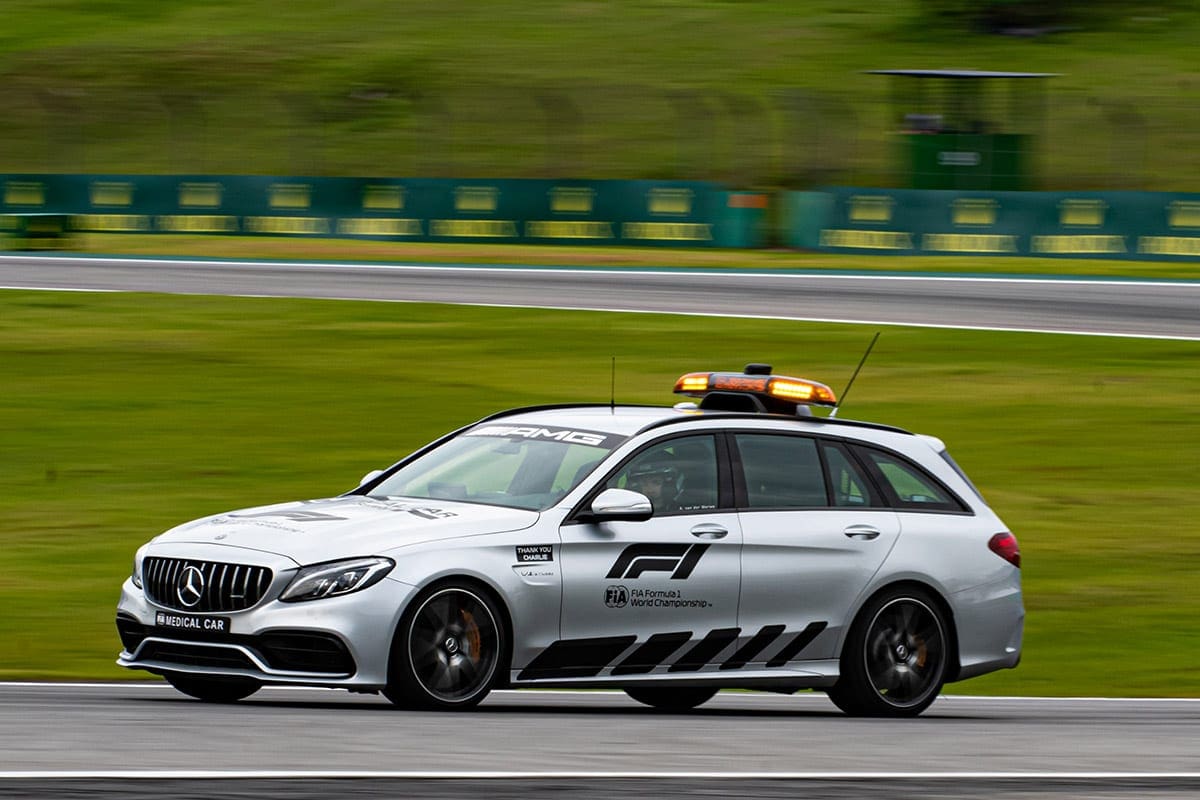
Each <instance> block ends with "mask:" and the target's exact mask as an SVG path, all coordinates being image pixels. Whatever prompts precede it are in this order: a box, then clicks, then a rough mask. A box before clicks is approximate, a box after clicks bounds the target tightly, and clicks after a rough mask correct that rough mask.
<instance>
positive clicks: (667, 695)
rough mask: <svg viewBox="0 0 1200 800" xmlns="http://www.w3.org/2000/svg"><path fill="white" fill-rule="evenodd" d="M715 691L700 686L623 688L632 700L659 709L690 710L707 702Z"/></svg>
mask: <svg viewBox="0 0 1200 800" xmlns="http://www.w3.org/2000/svg"><path fill="white" fill-rule="evenodd" d="M716 693H717V690H716V689H710V688H706V687H702V686H696V687H691V686H639V687H638V688H636V689H626V690H625V694H627V695H629V696H630V697H632V698H633V699H634V700H637V701H638V702H639V703H645V704H646V705H648V706H654V707H655V708H657V709H658V710H659V711H690V710H691V709H693V708H695V707H696V706H699V705H703V704H704V703H707V702H708V701H709V700H711V699H712V697H713V695H715V694H716Z"/></svg>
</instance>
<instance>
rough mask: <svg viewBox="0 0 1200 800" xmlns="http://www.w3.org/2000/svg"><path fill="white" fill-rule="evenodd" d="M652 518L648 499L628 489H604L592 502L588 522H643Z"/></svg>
mask: <svg viewBox="0 0 1200 800" xmlns="http://www.w3.org/2000/svg"><path fill="white" fill-rule="evenodd" d="M652 516H654V505H653V504H652V503H651V502H650V498H649V497H646V495H644V494H640V493H639V492H631V491H629V490H628V489H605V490H604V491H603V492H601V493H600V494H598V495H596V499H595V500H593V501H592V508H591V513H590V514H588V515H587V521H588V522H608V521H610V520H624V521H626V522H644V521H645V520H648V519H650V517H652Z"/></svg>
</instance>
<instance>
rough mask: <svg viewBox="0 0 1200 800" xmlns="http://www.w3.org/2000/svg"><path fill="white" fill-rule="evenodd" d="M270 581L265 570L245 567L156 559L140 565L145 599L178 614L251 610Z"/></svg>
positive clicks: (185, 560) (153, 557) (209, 562)
mask: <svg viewBox="0 0 1200 800" xmlns="http://www.w3.org/2000/svg"><path fill="white" fill-rule="evenodd" d="M272 577H273V575H272V573H271V570H270V569H268V568H267V567H254V566H249V565H247V564H223V563H220V562H217V561H197V560H194V559H184V558H159V557H156V556H149V557H147V558H146V559H145V560H144V561H143V562H142V581H143V584H144V586H145V589H146V596H147V597H149V598H150V599H151V600H152V601H154V602H155V603H157V604H158V605H160V606H166V607H167V608H174V609H177V610H179V611H196V612H205V611H241V610H243V609H246V608H250V607H251V606H253V605H255V604H256V603H257V602H258V601H259V600H261V599H262V597H263V594H264V593H265V592H266V591H267V587H268V586H270V585H271V578H272ZM185 601H187V602H185ZM189 603H190V605H189Z"/></svg>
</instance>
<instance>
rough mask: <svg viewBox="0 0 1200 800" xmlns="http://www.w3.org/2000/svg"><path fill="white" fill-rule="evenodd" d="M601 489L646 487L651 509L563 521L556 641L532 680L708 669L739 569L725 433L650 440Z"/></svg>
mask: <svg viewBox="0 0 1200 800" xmlns="http://www.w3.org/2000/svg"><path fill="white" fill-rule="evenodd" d="M652 479H653V481H656V482H657V483H659V484H662V485H661V486H658V487H655V486H653V485H652ZM603 488H623V489H632V490H635V491H641V492H643V493H645V494H647V496H648V497H650V499H651V502H652V504H653V505H654V514H653V516H652V517H651V518H650V519H648V520H645V521H643V522H630V521H619V522H603V523H579V522H574V523H572V522H568V523H567V524H565V525H563V526H562V528H561V541H562V548H561V561H562V565H561V570H562V577H563V596H562V629H561V634H562V639H561V641H560V642H556V643H555V645H554V646H552V647H551V648H549V650H548V651H546V652H544V653H543V654H542V655H541V656H539V657H538V659H535V662H534V664H531V669H530V670H527V671H530V672H531V675H530V677H552V676H554V675H558V676H564V677H588V676H595V675H598V674H601V673H602V672H605V671H606V670H609V668H611V674H613V675H638V674H648V673H651V672H655V671H658V672H667V671H672V672H695V671H699V670H702V669H705V668H706V667H709V666H710V663H711V661H712V659H713V658H714V657H715V656H716V655H717V654H718V653H719V652H720V650H721V649H723V647H724V645H725V644H727V643H728V642H730V641H732V639H733V629H734V628H735V627H736V622H737V603H738V591H739V582H740V569H741V559H740V550H741V540H742V539H741V530H740V528H739V525H738V515H737V513H736V512H735V511H734V510H733V509H732V508H731V507H730V505H731V500H732V489H731V487H730V485H729V479H728V469H727V459H726V458H725V456H724V441H723V439H721V438H719V437H718V436H716V435H714V434H711V433H705V434H700V435H687V436H675V437H670V438H664V439H660V440H657V441H655V442H653V443H651V444H649V445H647V446H646V447H644V448H642V449H641V450H640V451H639V452H637V453H636V454H634V455H633V456H632V457H631V458H630V459H628V460H626V461H625V462H624V463H623V464H622V465H621V466H620V467H618V468H617V469H616V470H615V471H613V472H612V473H611V474H609V475H608V476H607V477H606V478H605V480H604V481H603V482H602V484H601V485H600V486H598V487H597V490H600V489H603ZM551 651H553V652H551ZM606 674H607V673H606Z"/></svg>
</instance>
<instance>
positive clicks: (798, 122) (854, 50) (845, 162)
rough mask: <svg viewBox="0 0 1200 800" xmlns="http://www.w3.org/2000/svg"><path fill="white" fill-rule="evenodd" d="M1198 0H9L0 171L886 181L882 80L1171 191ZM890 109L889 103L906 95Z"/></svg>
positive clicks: (1089, 184)
mask: <svg viewBox="0 0 1200 800" xmlns="http://www.w3.org/2000/svg"><path fill="white" fill-rule="evenodd" d="M1198 35H1200V8H1198V6H1197V4H1196V3H1195V2H1194V0H1149V1H1148V2H1146V1H1143V2H1133V1H1126V0H1090V2H1084V0H1042V1H1041V2H1029V1H1028V0H874V1H873V2H853V1H851V0H843V1H841V2H836V1H834V0H804V2H795V1H793V2H784V1H781V0H690V1H689V2H683V1H682V0H647V1H645V2H626V1H623V0H614V1H613V2H598V1H596V0H561V1H551V2H538V3H529V2H516V0H492V2H469V1H468V2H455V3H437V2H428V1H427V0H409V1H407V2H393V1H391V0H345V1H344V2H341V3H338V4H336V6H335V5H331V4H329V3H327V2H314V1H313V0H289V1H288V2H283V0H239V1H238V2H212V1H209V0H205V1H204V2H198V1H196V0H179V1H178V2H173V3H161V2H146V1H145V0H57V1H56V2H38V1H35V0H6V2H5V3H4V4H3V6H2V7H0V97H3V102H4V109H5V112H6V113H5V115H4V120H5V121H4V125H3V126H2V128H0V172H8V173H20V172H71V173H92V174H106V173H107V174H128V173H172V174H275V175H312V176H397V177H399V176H405V177H546V178H561V177H575V178H653V179H708V180H718V181H722V182H725V183H727V184H729V185H731V186H735V187H739V188H808V187H815V186H822V185H833V184H842V185H859V186H902V185H905V179H906V176H905V173H904V172H903V170H902V165H903V159H902V157H900V156H899V155H898V153H899V148H900V146H901V144H900V141H899V140H900V137H899V136H898V133H899V131H900V130H901V129H902V128H903V127H904V124H903V116H902V112H903V111H905V110H906V108H905V107H904V106H902V105H897V100H896V94H895V92H896V84H895V81H894V79H892V78H889V77H886V76H881V75H873V74H868V72H867V71H869V70H881V69H973V70H1003V71H1014V70H1017V71H1031V72H1043V73H1051V74H1052V75H1053V77H1049V78H1046V79H1045V80H1044V81H1040V82H1039V83H1040V85H1041V88H1040V89H1039V90H1038V91H1037V92H1036V93H1035V94H1033V95H1031V96H1030V97H1026V98H1025V99H1019V100H1018V101H1012V100H1010V99H1007V96H1002V95H1001V94H1000V93H998V92H997V93H995V94H994V95H989V94H987V92H985V93H984V94H983V96H982V99H981V101H980V102H982V103H986V104H995V105H996V106H997V108H998V109H999V111H998V112H997V113H998V114H999V115H1000V116H1002V117H1003V118H1004V119H1005V120H1006V124H1008V125H1010V126H1011V127H1012V128H1013V129H1014V130H1018V131H1020V132H1023V133H1027V134H1030V135H1031V139H1032V141H1033V145H1032V151H1031V153H1030V158H1031V159H1032V167H1033V169H1032V174H1033V176H1034V177H1033V179H1032V185H1029V186H1027V187H1025V188H1034V189H1072V190H1075V189H1134V188H1136V189H1154V190H1164V191H1181V190H1187V189H1189V188H1191V187H1192V186H1193V185H1194V180H1193V176H1194V175H1195V174H1196V170H1197V168H1198V167H1200V103H1198V102H1197V100H1198V99H1200V67H1198V66H1197V64H1198V62H1197V60H1196V58H1195V42H1196V41H1197V37H1198ZM907 110H911V109H907Z"/></svg>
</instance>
